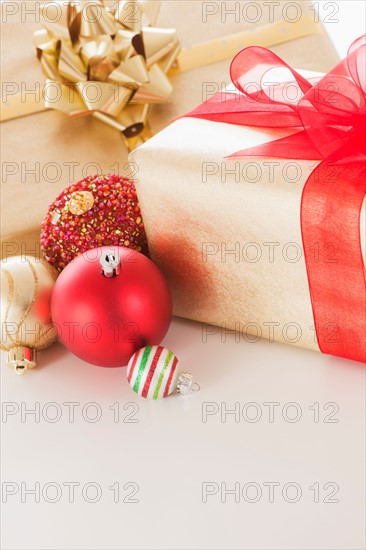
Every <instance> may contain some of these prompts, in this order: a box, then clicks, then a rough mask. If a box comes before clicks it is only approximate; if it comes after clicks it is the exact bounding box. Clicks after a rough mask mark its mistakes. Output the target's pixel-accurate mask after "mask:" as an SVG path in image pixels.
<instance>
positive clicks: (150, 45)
mask: <svg viewBox="0 0 366 550" xmlns="http://www.w3.org/2000/svg"><path fill="white" fill-rule="evenodd" d="M52 10H53V12H52ZM159 10H160V2H159V1H156V0H121V1H119V2H118V3H117V4H116V6H115V7H114V9H113V8H108V7H106V6H105V4H104V0H92V1H90V0H89V1H88V2H87V3H85V4H81V3H80V1H78V2H74V1H72V0H69V1H68V3H65V2H64V1H61V0H59V1H57V2H52V4H48V5H47V4H46V5H45V6H43V7H42V24H43V27H44V29H42V30H40V31H37V32H35V34H34V43H35V46H36V48H37V57H38V59H39V61H40V63H41V65H42V69H43V72H44V74H45V75H46V77H47V82H46V87H45V91H44V96H45V106H46V108H52V109H57V110H59V111H62V112H64V113H67V114H68V115H69V116H71V117H76V116H83V115H89V114H92V115H93V116H95V117H97V118H99V119H100V120H102V121H104V122H106V123H107V124H109V125H111V126H113V127H114V128H116V129H118V130H119V131H120V132H121V133H122V136H123V137H124V139H125V141H126V144H127V147H128V149H129V150H132V149H134V148H135V147H137V146H138V145H139V144H140V143H143V142H144V141H146V140H147V139H148V138H149V137H151V131H150V127H149V123H148V120H147V115H148V111H149V108H150V104H152V103H163V102H165V101H166V100H167V99H168V97H169V96H170V94H171V92H172V85H171V83H170V81H169V79H168V77H167V76H166V73H167V72H168V70H169V69H170V67H171V66H172V64H173V63H174V61H175V60H176V57H177V55H178V53H179V51H180V42H179V39H178V37H177V33H176V31H175V29H160V28H157V27H155V23H156V20H157V18H158V15H159Z"/></svg>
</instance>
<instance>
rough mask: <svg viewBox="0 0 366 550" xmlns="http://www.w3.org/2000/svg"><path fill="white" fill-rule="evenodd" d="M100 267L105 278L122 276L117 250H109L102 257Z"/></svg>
mask: <svg viewBox="0 0 366 550" xmlns="http://www.w3.org/2000/svg"><path fill="white" fill-rule="evenodd" d="M100 266H101V268H102V274H103V275H104V276H105V277H108V278H112V277H116V276H117V275H119V274H120V271H121V260H120V257H119V254H118V252H117V250H113V249H111V250H107V251H106V252H103V254H102V255H101V257H100Z"/></svg>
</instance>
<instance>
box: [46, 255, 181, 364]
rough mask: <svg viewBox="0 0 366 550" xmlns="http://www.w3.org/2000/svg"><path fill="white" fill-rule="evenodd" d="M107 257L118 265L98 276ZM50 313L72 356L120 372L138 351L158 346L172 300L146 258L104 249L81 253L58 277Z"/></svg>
mask: <svg viewBox="0 0 366 550" xmlns="http://www.w3.org/2000/svg"><path fill="white" fill-rule="evenodd" d="M111 254H113V256H114V257H116V256H117V258H118V257H119V259H120V264H119V268H118V269H117V268H116V269H112V272H113V274H112V275H111V273H108V271H103V261H104V262H105V261H106V258H107V260H108V261H109V257H110V255H111ZM112 264H113V262H112ZM51 313H52V321H53V324H54V326H55V327H56V330H57V332H58V335H59V338H60V340H61V341H62V342H63V344H64V345H65V346H66V347H67V348H68V349H69V350H70V351H71V352H72V353H74V354H75V355H76V356H78V357H79V358H81V359H83V360H84V361H86V362H88V363H92V364H93V365H98V366H101V367H121V366H125V365H127V363H128V361H129V359H130V358H131V356H132V355H133V354H134V353H135V351H137V350H138V349H140V348H142V347H144V346H147V345H159V344H160V342H161V341H162V339H163V338H164V336H165V334H166V332H167V331H168V328H169V325H170V322H171V317H172V299H171V295H170V291H169V287H168V284H167V282H166V280H165V278H164V276H163V275H162V273H161V272H160V271H159V269H158V268H157V267H156V265H155V264H154V263H153V262H152V261H151V260H150V259H149V258H147V257H146V256H144V255H143V254H140V253H139V252H136V251H134V250H129V249H127V248H124V247H115V246H114V247H109V246H106V247H100V248H96V249H93V250H90V251H88V252H84V253H83V254H81V255H80V256H78V257H77V258H75V259H74V260H73V261H72V262H71V263H69V264H68V265H67V266H66V268H65V269H64V270H63V271H62V272H61V274H60V276H59V277H58V279H57V281H56V284H55V287H54V289H53V294H52V303H51Z"/></svg>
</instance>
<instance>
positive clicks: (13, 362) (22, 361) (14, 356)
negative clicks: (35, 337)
mask: <svg viewBox="0 0 366 550" xmlns="http://www.w3.org/2000/svg"><path fill="white" fill-rule="evenodd" d="M35 366H36V350H35V349H33V348H26V347H20V346H19V347H16V348H12V349H10V350H9V351H8V367H11V368H13V369H14V370H15V372H16V373H17V374H24V373H25V372H26V371H27V370H30V369H34V367H35Z"/></svg>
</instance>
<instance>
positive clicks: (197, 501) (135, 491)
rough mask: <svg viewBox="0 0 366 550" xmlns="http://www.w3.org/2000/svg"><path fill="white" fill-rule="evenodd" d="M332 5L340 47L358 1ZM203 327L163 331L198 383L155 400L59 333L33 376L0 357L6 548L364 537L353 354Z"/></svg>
mask: <svg viewBox="0 0 366 550" xmlns="http://www.w3.org/2000/svg"><path fill="white" fill-rule="evenodd" d="M321 4H322V6H321V14H322V16H323V17H324V15H327V14H329V12H327V11H326V8H325V4H326V2H321ZM328 4H329V2H328ZM331 4H337V6H339V8H340V9H339V12H338V14H337V15H336V17H337V18H338V19H339V22H338V23H335V22H333V23H326V28H327V30H328V32H329V34H330V35H331V37H332V39H333V40H334V43H335V44H336V47H337V49H338V51H339V53H340V55H344V54H345V53H346V50H347V47H348V45H349V43H350V42H351V41H352V40H353V39H354V38H356V37H357V36H358V35H360V34H362V33H363V32H365V28H364V24H365V23H364V22H365V5H364V2H363V1H362V0H359V1H358V0H355V1H349V0H347V1H343V2H339V1H338V2H333V3H331ZM204 340H205V339H204V338H203V334H202V327H201V325H200V324H196V323H192V322H189V321H184V320H179V319H176V320H175V321H174V322H173V324H172V326H171V329H170V331H169V333H168V335H167V336H166V338H165V342H164V343H165V344H166V345H167V346H168V347H170V348H171V349H172V350H174V351H175V352H176V353H177V355H178V356H179V357H180V359H181V364H182V368H184V369H186V370H189V371H191V372H193V373H194V375H195V378H196V379H197V381H198V382H199V383H200V385H201V391H200V392H198V393H195V394H191V395H189V396H187V397H182V396H174V397H171V398H169V399H165V400H162V401H160V402H146V401H143V400H140V399H139V398H138V397H135V394H133V393H132V392H131V390H130V388H129V387H128V384H127V382H126V380H125V371H124V369H113V370H112V369H110V370H107V369H100V368H97V367H93V366H90V365H86V364H84V363H83V362H82V361H80V360H78V359H76V358H75V357H72V356H71V355H70V354H68V353H67V351H66V350H65V349H64V348H63V347H62V346H61V345H60V344H57V345H56V346H54V347H53V348H51V349H49V350H47V351H45V352H44V353H43V354H42V356H41V358H40V365H39V368H38V369H37V370H36V371H34V372H32V373H30V374H29V375H27V376H23V377H19V376H16V375H15V374H14V373H13V372H12V371H11V370H10V369H7V368H6V367H5V365H2V369H1V378H2V401H3V404H2V407H3V411H2V412H3V414H2V423H1V435H2V438H1V470H2V490H3V491H2V500H3V502H2V528H1V537H2V548H4V549H9V550H10V549H12V550H15V549H16V550H20V549H24V550H25V549H26V550H28V549H60V550H61V549H70V550H71V549H75V550H81V549H83V550H84V549H85V550H99V549H103V550H106V549H165V548H167V549H168V548H170V549H229V548H230V549H258V550H259V549H268V550H270V549H271V550H272V549H273V550H275V549H276V550H285V549H288V550H290V549H291V550H294V549H296V550H305V549H307V550H310V549H314V550H320V549H322V550H343V549H344V550H359V549H362V548H364V547H365V539H364V536H365V530H364V516H365V502H364V481H365V480H364V461H365V439H364V438H365V372H364V368H363V366H362V365H360V364H357V363H354V362H351V361H346V360H342V359H339V358H335V357H330V356H322V355H321V354H317V353H315V352H310V351H305V350H300V349H298V348H294V347H291V346H286V345H280V344H276V343H269V342H268V341H264V340H263V341H259V342H256V343H250V342H248V341H246V340H245V338H243V337H241V338H239V341H237V340H238V337H237V336H234V335H229V334H225V332H223V331H221V332H220V331H219V332H217V334H215V335H212V336H209V337H207V341H206V342H205V341H204ZM2 359H3V360H4V357H2ZM3 363H4V361H3ZM32 409H33V411H34V412H33V413H32V412H30V411H31V410H32ZM230 410H231V411H234V412H232V413H231V414H230V412H229V411H230Z"/></svg>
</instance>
